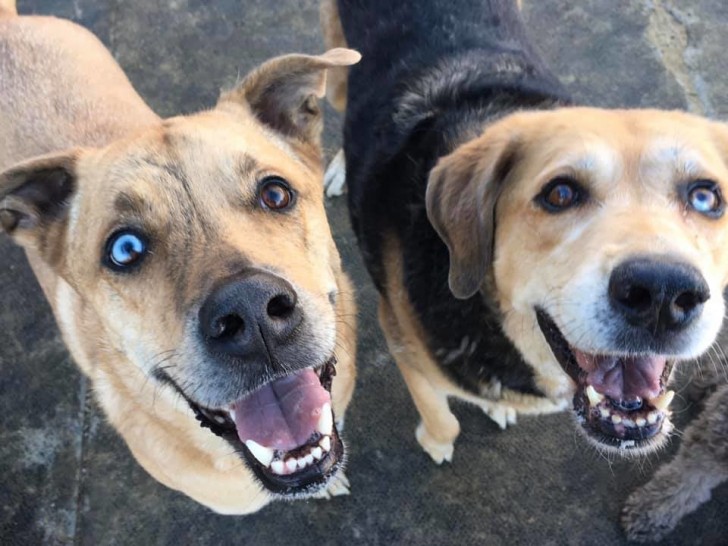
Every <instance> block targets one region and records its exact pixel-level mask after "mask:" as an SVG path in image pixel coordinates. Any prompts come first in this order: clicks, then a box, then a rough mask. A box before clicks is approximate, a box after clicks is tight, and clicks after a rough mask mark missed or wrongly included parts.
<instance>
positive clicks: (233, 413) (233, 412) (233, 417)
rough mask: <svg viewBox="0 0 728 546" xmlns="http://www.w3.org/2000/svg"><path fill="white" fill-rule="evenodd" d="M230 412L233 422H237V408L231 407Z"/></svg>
mask: <svg viewBox="0 0 728 546" xmlns="http://www.w3.org/2000/svg"><path fill="white" fill-rule="evenodd" d="M228 411H229V412H230V419H232V420H233V423H234V422H235V408H230V409H229V410H228Z"/></svg>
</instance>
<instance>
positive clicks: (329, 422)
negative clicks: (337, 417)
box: [316, 403, 334, 436]
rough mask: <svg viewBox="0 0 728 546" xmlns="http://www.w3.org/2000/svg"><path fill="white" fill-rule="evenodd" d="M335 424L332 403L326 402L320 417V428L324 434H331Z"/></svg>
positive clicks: (317, 427) (318, 427)
mask: <svg viewBox="0 0 728 546" xmlns="http://www.w3.org/2000/svg"><path fill="white" fill-rule="evenodd" d="M333 426H334V415H333V414H332V413H331V404H328V403H327V404H324V407H323V408H321V417H319V422H318V425H317V426H316V430H318V431H319V432H320V433H321V434H323V435H324V436H326V435H329V434H331V430H332V427H333Z"/></svg>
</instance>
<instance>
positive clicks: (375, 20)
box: [321, 0, 728, 464]
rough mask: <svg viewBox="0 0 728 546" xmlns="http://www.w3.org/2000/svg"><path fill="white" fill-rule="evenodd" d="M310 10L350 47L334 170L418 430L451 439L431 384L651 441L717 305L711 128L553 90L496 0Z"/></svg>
mask: <svg viewBox="0 0 728 546" xmlns="http://www.w3.org/2000/svg"><path fill="white" fill-rule="evenodd" d="M321 21H322V25H323V27H324V36H325V38H326V40H327V45H333V44H336V45H337V46H342V47H343V46H344V45H346V46H347V47H349V46H351V47H353V48H355V49H356V50H358V51H360V52H361V53H362V55H363V61H362V62H361V63H359V64H357V65H356V66H354V67H352V68H351V69H339V68H337V69H336V71H337V72H338V73H337V74H335V75H333V76H332V77H331V78H330V80H329V89H328V91H327V94H328V96H329V98H330V101H331V103H332V104H333V105H334V106H335V107H338V108H339V109H340V110H344V109H345V111H346V118H345V122H344V146H343V150H344V154H345V161H343V162H339V163H337V164H334V170H336V169H338V168H339V167H340V166H341V165H342V164H344V163H345V169H346V183H347V186H348V203H349V210H350V216H351V223H352V226H353V229H354V232H355V234H356V236H357V239H358V243H359V246H360V249H361V251H362V254H363V256H364V261H365V263H366V266H367V268H368V270H369V273H370V274H371V277H372V278H373V280H374V283H375V285H376V288H377V290H378V292H379V295H380V301H379V321H380V325H381V328H382V330H383V332H384V335H385V338H386V340H387V343H388V347H389V350H390V352H391V353H392V355H393V357H394V359H395V361H396V364H397V366H398V368H399V370H400V371H401V373H402V376H403V378H404V380H405V383H406V385H407V388H408V389H409V392H410V394H411V396H412V398H413V400H414V403H415V406H416V407H417V410H418V412H419V415H420V417H421V422H420V423H419V425H418V426H417V428H416V438H417V440H418V441H419V443H420V445H421V446H422V448H423V449H424V450H425V451H426V452H427V453H428V454H429V455H430V457H431V458H432V459H433V460H434V461H435V462H436V463H438V464H440V463H442V462H443V461H450V460H451V459H452V456H453V449H454V442H455V440H456V438H457V436H458V434H459V432H460V425H459V422H458V420H457V418H456V417H455V416H454V415H453V413H452V412H451V411H450V408H449V402H448V399H449V398H451V397H454V398H458V399H461V400H465V401H467V402H470V403H473V404H476V405H478V406H480V407H481V408H482V409H483V410H484V412H485V413H486V414H487V415H488V416H490V417H491V418H492V419H493V420H494V421H495V422H496V423H497V424H498V425H499V426H500V427H501V428H506V427H507V426H508V425H510V424H513V423H515V422H516V419H517V415H518V414H540V413H547V412H554V411H560V410H562V409H564V408H566V407H568V406H571V407H572V410H573V414H574V416H575V418H576V423H577V428H578V429H579V430H581V431H582V432H584V433H585V434H586V437H587V438H588V439H589V441H590V443H591V445H594V446H596V447H597V448H598V449H601V450H604V451H605V452H614V453H618V454H621V455H625V456H628V455H638V454H644V453H648V452H651V451H653V450H655V449H657V448H658V447H659V446H661V445H663V444H664V442H665V441H666V438H667V436H668V434H669V432H670V431H671V429H672V424H671V421H670V409H669V405H670V401H671V399H672V397H673V395H674V393H673V391H671V390H669V388H668V387H667V383H668V380H669V377H670V373H671V369H672V366H673V364H674V363H675V362H678V361H682V360H686V359H693V358H695V357H697V356H698V355H700V354H702V353H704V352H705V351H706V350H707V349H708V348H709V347H710V346H711V344H712V343H713V342H714V340H715V338H716V335H717V333H718V331H719V330H720V328H721V325H722V322H723V312H724V304H723V300H722V298H721V294H722V292H723V289H724V288H725V286H726V282H727V276H726V275H727V274H728V251H726V249H728V246H727V245H726V242H727V241H726V236H727V235H728V231H727V224H726V222H727V221H726V217H725V215H724V208H725V200H724V195H725V193H726V184H728V169H727V167H726V160H727V159H728V128H726V126H725V125H724V124H721V123H714V122H711V121H708V120H705V119H701V118H699V117H696V116H692V115H688V114H685V113H680V112H660V111H655V110H641V111H625V110H622V111H620V110H615V111H607V110H601V109H596V108H588V107H578V106H573V105H572V103H571V100H570V98H569V96H568V93H566V91H565V90H564V89H563V87H562V86H561V84H560V83H559V82H558V80H557V78H556V77H555V76H554V75H553V74H552V73H551V72H550V71H549V69H548V68H547V67H546V66H545V64H544V62H543V61H542V60H541V58H540V57H539V56H538V54H537V53H536V52H535V50H534V48H533V46H532V45H531V44H530V43H529V41H528V39H527V32H526V29H525V28H524V24H523V21H522V19H521V16H520V11H519V8H518V5H517V3H516V2H515V1H513V0H498V1H495V0H494V1H488V2H485V1H482V0H455V1H450V0H449V1H444V0H433V1H431V2H426V3H421V2H410V1H402V2H385V1H378V0H370V1H368V2H354V1H349V0H338V1H337V2H334V1H333V0H327V1H325V2H324V3H323V4H322V5H321ZM346 70H348V73H347V72H346ZM327 178H328V179H329V180H332V181H335V180H337V179H341V173H340V172H338V173H330V174H329V175H327Z"/></svg>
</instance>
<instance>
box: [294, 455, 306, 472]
mask: <svg viewBox="0 0 728 546" xmlns="http://www.w3.org/2000/svg"><path fill="white" fill-rule="evenodd" d="M296 464H297V465H298V469H299V470H301V469H302V468H306V457H301V458H300V459H296Z"/></svg>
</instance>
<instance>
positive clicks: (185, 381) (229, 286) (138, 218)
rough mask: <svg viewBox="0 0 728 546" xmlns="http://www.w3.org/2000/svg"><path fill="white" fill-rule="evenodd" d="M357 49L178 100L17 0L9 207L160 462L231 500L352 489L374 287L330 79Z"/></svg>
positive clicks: (85, 36) (3, 206) (17, 232)
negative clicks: (354, 409) (358, 282)
mask: <svg viewBox="0 0 728 546" xmlns="http://www.w3.org/2000/svg"><path fill="white" fill-rule="evenodd" d="M358 58H359V55H358V54H357V53H355V52H353V51H350V50H333V51H329V52H328V53H326V54H324V55H321V56H318V57H310V56H305V55H290V56H286V57H280V58H276V59H274V60H272V61H269V62H267V63H266V64H264V65H262V66H261V67H260V68H258V69H257V70H255V71H254V72H252V73H251V74H249V75H248V76H247V77H246V78H244V80H243V81H242V83H240V84H239V85H238V86H237V87H236V88H235V89H233V90H232V91H230V92H227V93H224V94H223V95H222V97H221V99H220V101H219V103H218V104H217V106H216V107H215V108H214V109H212V110H209V111H205V112H202V113H199V114H196V115H191V116H185V117H175V118H171V119H167V120H161V119H159V118H158V117H157V116H156V115H155V114H154V113H153V112H152V111H151V110H150V109H149V108H148V107H147V106H146V105H145V104H144V102H143V101H142V100H141V99H140V98H139V97H138V95H137V94H136V93H135V91H134V90H133V89H132V87H131V85H130V83H129V81H128V80H127V79H126V77H125V75H124V74H123V73H122V71H121V70H120V68H119V67H118V66H117V64H116V63H115V62H114V60H113V59H112V57H111V55H110V54H109V53H108V52H107V51H106V50H105V49H104V47H103V46H102V45H101V43H100V42H99V41H98V40H97V39H96V38H95V37H94V36H92V35H91V34H90V33H89V32H87V31H86V30H84V29H83V28H80V27H78V26H76V25H74V24H72V23H70V22H68V21H63V20H58V19H55V18H49V17H18V16H17V15H16V14H15V6H14V2H12V1H8V0H1V1H0V61H1V62H0V169H5V172H3V173H2V174H0V221H1V223H2V227H3V228H4V230H5V231H6V232H8V233H9V234H10V235H11V236H12V237H13V238H14V239H15V240H16V241H17V242H18V243H20V244H21V245H23V247H25V249H26V251H27V255H28V259H29V260H30V263H31V265H32V267H33V270H34V271H35V273H36V275H37V277H38V280H39V281H40V284H41V286H42V288H43V290H44V292H45V294H46V296H47V298H48V300H49V302H50V304H51V306H52V308H53V311H54V314H55V316H56V319H57V322H58V324H59V326H60V328H61V331H62V334H63V338H64V340H65V342H66V344H67V345H68V347H69V349H70V350H71V353H72V355H73V357H74V359H75V360H76V362H77V363H78V364H79V366H80V367H81V369H82V370H83V372H84V373H85V374H86V375H88V377H89V378H90V379H91V380H92V382H93V387H94V392H95V395H96V399H97V400H98V402H99V404H100V405H101V407H102V408H103V410H104V411H105V413H106V415H107V417H108V419H109V421H110V422H111V424H112V425H113V426H114V427H115V428H116V429H117V430H118V432H119V433H120V434H121V435H122V436H123V438H124V439H125V441H126V442H127V444H128V446H129V448H130V449H131V451H132V453H133V454H134V456H135V457H136V459H137V460H138V461H139V463H140V464H141V465H142V466H143V467H144V468H145V469H146V470H147V471H148V472H149V473H150V474H152V476H154V477H155V478H156V479H157V480H159V481H161V482H162V483H164V484H165V485H167V486H169V487H171V488H174V489H177V490H179V491H182V492H183V493H185V494H187V495H189V496H191V497H192V498H194V499H195V500H197V501H198V502H200V503H203V504H205V505H207V506H209V507H210V508H212V509H213V510H216V511H218V512H221V513H226V514H244V513H249V512H253V511H255V510H257V509H259V508H261V507H262V506H264V505H265V504H266V503H268V502H269V501H270V500H271V499H273V498H276V497H287V498H290V497H292V496H310V495H311V494H318V495H325V494H326V491H327V488H328V491H329V492H330V493H341V492H346V490H347V486H346V480H345V478H344V477H343V474H342V473H341V469H342V466H343V462H344V447H343V444H342V442H341V440H340V438H339V436H338V433H337V428H336V426H335V424H334V418H333V415H334V414H335V415H336V417H337V418H339V419H340V418H341V417H342V416H343V413H344V410H345V408H346V406H347V404H348V402H349V400H350V398H351V395H352V390H353V387H354V362H353V358H354V345H355V339H354V323H353V321H354V319H353V316H354V303H353V300H352V293H351V287H350V285H349V282H348V280H347V278H346V276H345V275H344V274H343V273H342V270H341V266H340V261H339V255H338V253H337V251H336V248H335V247H334V243H333V240H332V238H331V233H330V231H329V227H328V224H327V221H326V215H325V211H324V207H323V196H322V186H321V178H322V172H321V166H320V162H321V154H320V145H319V137H320V131H321V125H322V124H321V116H320V112H319V108H318V104H317V100H316V99H317V97H320V96H321V95H322V94H323V89H324V85H325V72H326V70H327V69H328V68H330V67H333V66H341V65H348V64H351V63H354V62H356V61H357V60H358ZM43 154H45V155H43ZM37 156H41V157H37ZM19 162H20V163H19ZM334 375H336V378H335V379H333V376H334ZM332 381H333V383H332ZM332 408H333V414H332Z"/></svg>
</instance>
